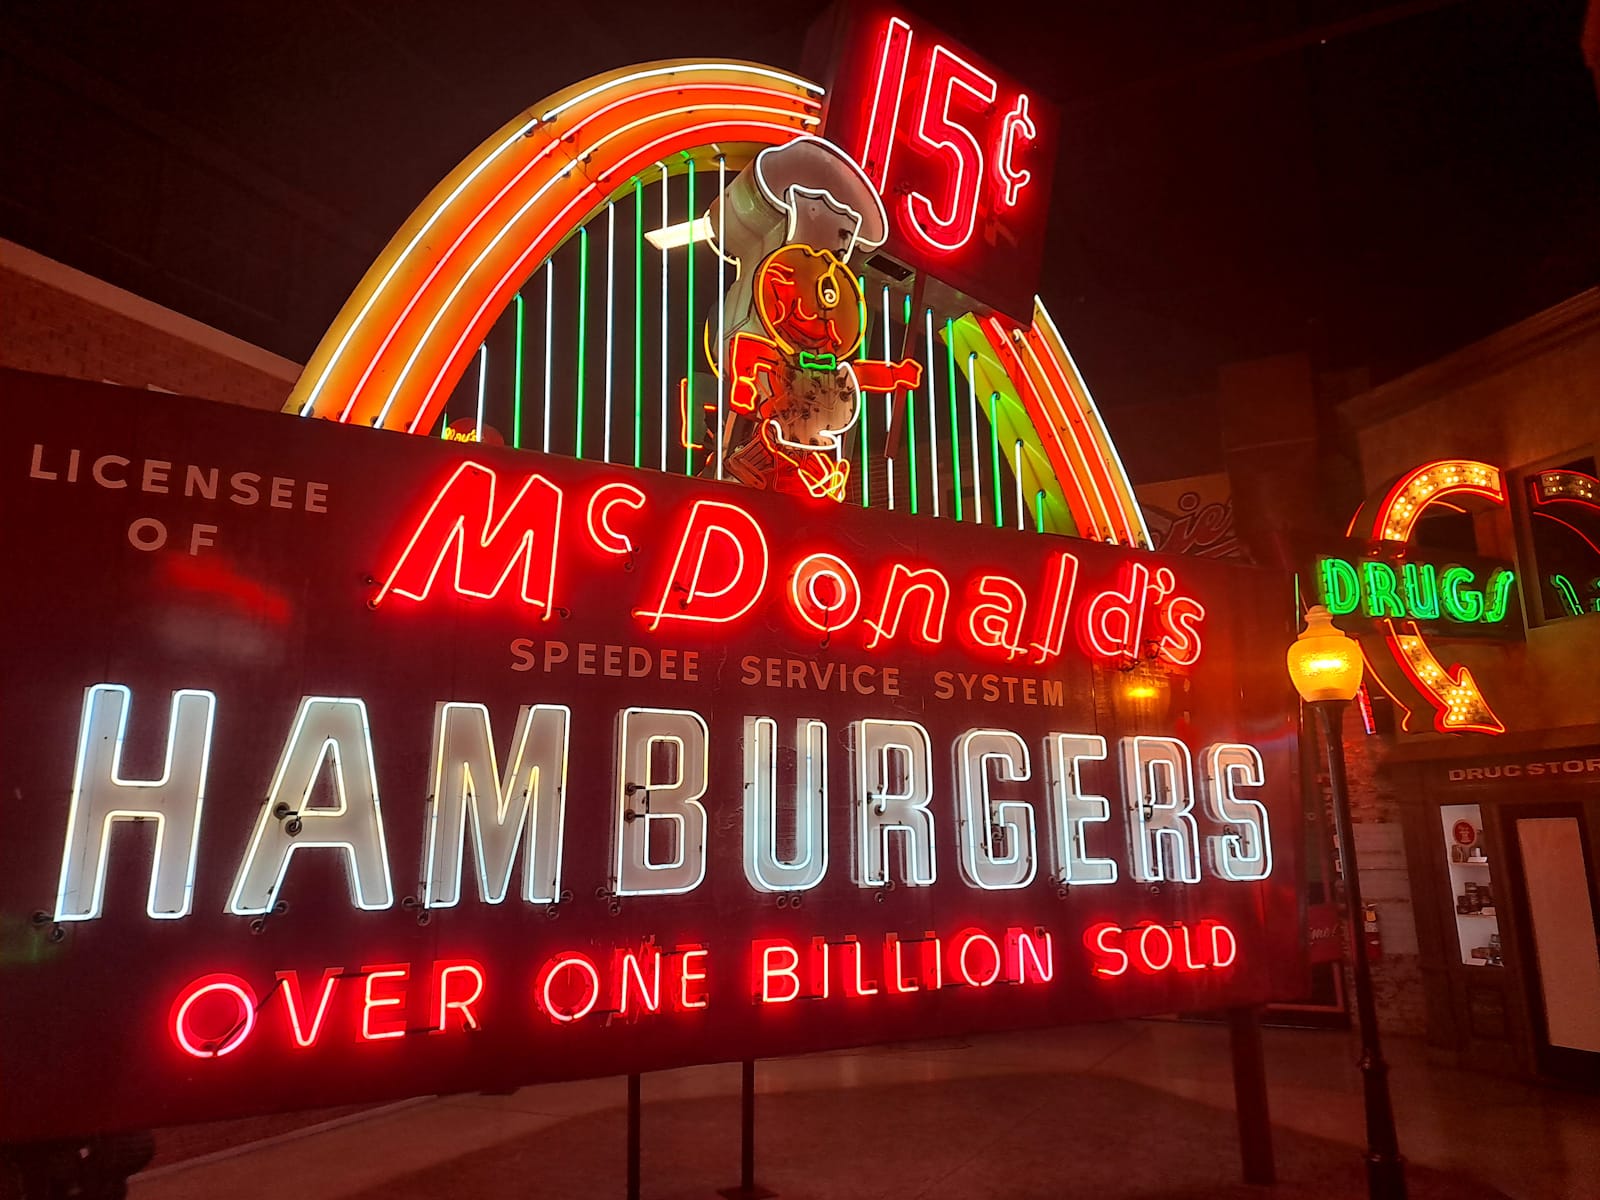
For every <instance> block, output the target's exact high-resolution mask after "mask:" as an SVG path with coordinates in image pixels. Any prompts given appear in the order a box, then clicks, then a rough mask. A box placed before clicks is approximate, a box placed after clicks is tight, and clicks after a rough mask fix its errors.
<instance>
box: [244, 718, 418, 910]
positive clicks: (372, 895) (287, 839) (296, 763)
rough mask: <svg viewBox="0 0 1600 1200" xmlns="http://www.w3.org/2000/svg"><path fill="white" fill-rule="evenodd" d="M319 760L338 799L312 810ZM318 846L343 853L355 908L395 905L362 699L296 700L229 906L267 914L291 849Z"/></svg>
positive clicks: (275, 896) (280, 882)
mask: <svg viewBox="0 0 1600 1200" xmlns="http://www.w3.org/2000/svg"><path fill="white" fill-rule="evenodd" d="M324 763H327V764H328V766H329V768H330V770H331V771H332V774H333V787H334V792H335V794H336V795H337V796H338V803H336V804H333V805H329V806H318V807H313V806H312V804H311V794H312V792H313V791H314V790H315V788H316V785H317V780H318V778H319V777H320V776H321V774H322V769H323V764H324ZM279 804H282V805H283V806H284V809H283V812H282V813H281V814H279V813H278V812H277V811H276V810H277V808H278V805H279ZM294 819H297V820H299V822H300V823H301V829H300V832H299V833H298V834H293V835H292V834H290V833H289V831H288V827H289V822H290V821H291V820H294ZM317 848H321V849H333V850H343V851H344V852H345V874H346V876H347V878H348V879H349V881H350V902H351V903H352V904H354V905H355V906H356V907H357V908H366V909H378V908H388V907H389V906H390V905H392V904H393V903H394V888H393V886H392V884H391V883H390V879H389V853H388V849H387V848H386V847H385V845H384V840H383V810H382V809H381V808H380V807H379V804H378V778H377V773H376V768H375V767H374V765H373V761H372V732H371V730H370V729H369V728H368V726H367V706H366V704H365V703H363V702H362V701H360V700H354V699H334V698H331V697H327V696H307V697H305V698H304V699H302V700H301V701H300V711H299V712H298V713H296V714H295V719H294V728H293V729H292V730H291V731H290V733H289V740H288V741H287V742H285V743H284V747H283V756H282V757H281V758H280V759H279V760H278V769H277V771H276V772H275V773H274V774H273V776H272V788H271V790H270V791H269V792H268V793H267V801H266V803H265V804H263V805H262V806H261V817H260V819H259V820H257V822H256V831H255V833H254V835H253V836H252V837H251V838H250V848H249V849H248V850H247V851H246V852H245V856H244V861H243V862H242V863H240V864H239V873H238V875H236V876H235V877H234V880H233V892H232V894H231V895H230V896H229V898H228V911H229V912H232V913H238V914H239V915H241V916H254V915H257V914H260V913H265V912H270V911H271V909H272V906H273V904H275V903H276V902H277V899H278V889H279V888H281V887H282V886H283V878H284V875H285V874H287V872H288V870H289V860H290V858H291V857H293V855H294V853H295V851H297V850H310V849H317Z"/></svg>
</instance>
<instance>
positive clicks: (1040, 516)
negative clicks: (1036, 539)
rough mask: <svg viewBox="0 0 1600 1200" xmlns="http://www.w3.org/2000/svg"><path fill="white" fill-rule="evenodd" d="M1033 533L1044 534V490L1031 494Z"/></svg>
mask: <svg viewBox="0 0 1600 1200" xmlns="http://www.w3.org/2000/svg"><path fill="white" fill-rule="evenodd" d="M1033 531H1034V532H1035V533H1043V532H1044V489H1043V488H1040V489H1039V490H1038V491H1037V492H1035V493H1034V494H1033Z"/></svg>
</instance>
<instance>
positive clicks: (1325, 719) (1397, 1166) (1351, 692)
mask: <svg viewBox="0 0 1600 1200" xmlns="http://www.w3.org/2000/svg"><path fill="white" fill-rule="evenodd" d="M1288 662H1289V675H1290V677H1291V678H1293V680H1294V686H1295V688H1296V689H1297V690H1298V691H1299V693H1300V696H1301V699H1303V700H1304V701H1305V702H1306V703H1307V704H1308V705H1310V706H1311V709H1312V711H1313V712H1315V713H1316V714H1317V725H1318V727H1319V728H1320V729H1321V730H1322V740H1323V741H1324V743H1326V745H1327V747H1328V787H1329V789H1330V790H1331V791H1332V793H1333V821H1334V828H1335V830H1336V832H1337V833H1338V837H1339V853H1340V856H1341V862H1342V864H1343V867H1344V885H1345V941H1346V943H1347V944H1348V945H1349V947H1350V958H1351V969H1352V971H1353V973H1354V975H1355V992H1356V1023H1357V1026H1358V1027H1359V1030H1360V1035H1361V1059H1360V1063H1359V1065H1360V1068H1361V1091H1362V1097H1363V1100H1364V1102H1365V1107H1366V1113H1367V1194H1368V1195H1369V1196H1371V1197H1372V1198H1373V1200H1405V1195H1406V1177H1405V1169H1404V1166H1403V1163H1402V1160H1401V1158H1400V1145H1399V1142H1398V1140H1397V1138H1396V1137H1395V1130H1394V1107H1393V1105H1392V1104H1391V1103H1390V1100H1389V1065H1388V1064H1387V1063H1386V1062H1384V1060H1383V1049H1382V1047H1381V1046H1380V1044H1379V1041H1378V1006H1377V1003H1376V1002H1375V1000H1374V999H1373V995H1372V970H1371V968H1370V966H1369V965H1368V963H1367V955H1366V947H1365V945H1364V944H1363V938H1362V929H1361V914H1362V911H1363V906H1362V903H1361V873H1360V869H1359V867H1358V866H1357V863H1356V840H1355V832H1354V830H1353V829H1352V828H1351V822H1350V795H1349V792H1348V790H1347V788H1346V784H1345V773H1344V737H1343V731H1344V710H1345V706H1346V705H1347V704H1349V703H1350V701H1351V700H1353V699H1354V698H1355V694H1356V691H1357V690H1358V689H1359V688H1360V687H1361V650H1360V647H1359V646H1357V645H1356V642H1355V639H1354V638H1351V637H1348V636H1347V635H1346V634H1345V633H1343V632H1342V631H1341V630H1339V629H1338V628H1336V627H1335V626H1334V624H1333V618H1332V616H1331V615H1330V614H1329V613H1328V610H1327V609H1326V608H1324V607H1323V606H1322V605H1320V604H1318V605H1316V606H1315V607H1313V608H1312V609H1311V610H1310V611H1309V612H1308V613H1306V627H1305V630H1304V631H1303V632H1302V633H1301V634H1300V636H1299V638H1298V639H1296V641H1295V642H1294V643H1293V645H1291V646H1290V647H1289V654H1288Z"/></svg>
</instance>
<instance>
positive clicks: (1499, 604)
mask: <svg viewBox="0 0 1600 1200" xmlns="http://www.w3.org/2000/svg"><path fill="white" fill-rule="evenodd" d="M1516 582H1517V576H1516V572H1514V571H1506V570H1500V571H1496V572H1495V573H1494V574H1493V575H1492V576H1490V578H1489V582H1488V583H1487V584H1485V585H1484V588H1483V598H1484V601H1485V608H1484V612H1483V620H1484V623H1485V624H1489V625H1492V624H1494V623H1495V622H1496V621H1503V620H1505V617H1506V612H1507V610H1509V609H1510V607H1511V588H1512V586H1513V585H1514V584H1515V583H1516Z"/></svg>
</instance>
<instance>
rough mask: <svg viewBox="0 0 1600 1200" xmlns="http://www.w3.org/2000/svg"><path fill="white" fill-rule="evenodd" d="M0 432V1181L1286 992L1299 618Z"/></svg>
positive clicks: (122, 395) (1163, 565)
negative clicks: (481, 1105)
mask: <svg viewBox="0 0 1600 1200" xmlns="http://www.w3.org/2000/svg"><path fill="white" fill-rule="evenodd" d="M0 383H3V387H4V392H5V400H6V411H7V413H8V414H9V421H8V428H9V432H8V436H7V438H6V440H5V444H4V450H3V457H0V496H3V503H4V512H5V521H4V525H3V530H0V539H3V540H0V546H3V555H4V559H3V561H5V562H6V563H8V564H9V565H10V568H11V571H12V574H13V581H14V583H13V586H12V587H10V588H8V589H7V592H6V599H5V611H6V618H7V620H6V627H7V628H8V629H10V630H11V631H12V642H11V646H10V648H9V650H8V653H7V655H6V656H5V657H4V660H3V664H0V714H3V718H0V719H3V720H4V722H5V736H4V741H3V744H4V746H5V750H4V757H3V759H0V787H3V789H4V795H5V796H6V797H7V803H8V806H9V809H8V811H9V814H10V816H9V819H8V820H7V821H6V823H5V825H4V828H3V831H0V846H3V857H0V915H3V918H4V922H3V925H0V929H3V930H4V939H5V944H4V953H3V955H0V1071H3V1073H4V1078H5V1080H6V1086H5V1088H4V1089H3V1090H0V1138H4V1139H5V1140H15V1139H25V1138H35V1137H44V1136H51V1135H57V1134H67V1133H81V1132H86V1131H93V1130H99V1129H109V1128H119V1127H134V1126H151V1125H160V1124H166V1123H171V1122H177V1121H186V1120H195V1119H202V1118H212V1117H220V1116H225V1115H232V1114H242V1113H248V1112H258V1111H267V1110H272V1109H282V1108H293V1107H304V1106H312V1105H327V1104H331V1103H339V1102H344V1101H353V1100H363V1099H379V1098H385V1097H396V1096H405V1095H413V1094H419V1093H434V1092H449V1091H457V1090H478V1089H500V1088H508V1087H513V1086H516V1085H519V1084H524V1083H529V1082H535V1081H539V1080H548V1079H557V1078H571V1077H580V1076H593V1075H604V1074H611V1073H617V1072H622V1071H638V1070H646V1069H653V1068H659V1067H667V1066H672V1065H679V1064H686V1063H695V1062H709V1061H723V1060H731V1059H739V1058H747V1057H760V1056H770V1055H776V1054H786V1053H794V1052H801V1051H808V1050H816V1049H822V1048H828V1047H837V1046H843V1045H851V1044H863V1043H871V1042H878V1041H886V1040H900V1039H906V1038H915V1037H923V1036H939V1035H949V1034H956V1033H960V1032H964V1031H971V1030H976V1029H988V1028H1015V1027H1025V1026H1030V1025H1044V1024H1057V1023H1062V1022H1068V1021H1085V1020H1095V1019H1102V1018H1107V1017H1113V1016H1118V1015H1128V1014H1138V1013H1152V1012H1165V1011H1173V1010H1194V1009H1206V1008H1218V1007H1224V1006H1230V1005H1237V1004H1247V1003H1257V1002H1261V1001H1265V1000H1268V999H1271V998H1274V997H1281V996H1287V995H1292V994H1295V993H1297V992H1298V991H1299V990H1300V985H1301V981H1302V975H1303V971H1304V947H1303V944H1302V935H1301V931H1300V930H1301V921H1300V919H1299V918H1300V907H1299V900H1298V897H1299V889H1298V886H1297V883H1298V876H1299V872H1298V850H1297V842H1298V832H1299V820H1298V816H1299V805H1298V800H1297V791H1296V787H1295V784H1294V780H1293V776H1292V771H1293V761H1292V760H1293V755H1292V753H1291V748H1292V744H1293V742H1292V732H1293V731H1292V727H1291V724H1290V721H1289V716H1288V713H1289V705H1288V703H1287V701H1288V696H1287V689H1286V685H1285V683H1284V680H1283V677H1282V665H1281V652H1282V647H1283V645H1284V644H1286V642H1287V641H1288V639H1289V637H1290V629H1289V623H1288V617H1289V612H1290V609H1289V606H1288V605H1287V604H1286V603H1285V586H1286V585H1285V581H1284V579H1282V578H1280V577H1278V576H1276V575H1272V574H1268V573H1264V572H1259V571H1254V570H1250V569H1245V568H1239V567H1234V566H1230V565H1225V564H1220V563H1214V562H1206V561H1195V560H1184V559H1178V558H1172V557H1166V556H1161V555H1154V554H1147V553H1140V552H1136V551H1130V550H1126V549H1122V548H1117V547H1109V546H1103V545H1099V544H1094V543H1088V542H1081V541H1077V540H1072V539H1063V538H1054V537H1045V536H1032V535H1027V534H1022V533H1013V532H1010V531H999V530H993V529H985V528H979V527H976V526H972V525H958V524H955V523H953V522H948V521H945V522H940V521H932V520H927V519H922V520H917V519H911V518H908V517H904V516H896V515H895V514H892V513H891V514H881V513H871V512H866V511H862V510H858V509H854V508H852V507H849V506H842V505H829V506H825V507H824V508H818V507H816V506H810V505H805V504H802V503H800V502H798V501H796V500H793V499H791V498H787V497H783V496H778V495H773V494H771V493H758V492H752V491H748V490H745V489H742V488H739V487H737V486H733V485H729V484H717V483H715V482H711V481H702V480H689V479H682V478H675V477H671V476H667V475H662V474H657V473H654V472H640V471H634V470H623V469H619V468H615V467H609V466H604V465H600V464H593V463H586V462H581V461H575V460H570V459H560V458H551V457H545V456H540V455H534V454H529V453H525V452H515V451H511V450H506V449H503V448H495V447H484V446H462V445H460V444H456V443H450V442H442V441H436V440H429V439H421V438H412V437H405V436H400V435H395V434H389V433H376V432H373V431H371V430H363V429H351V428H346V427H341V426H336V425H331V424H324V423H318V422H307V421H300V420H297V419H295V418H293V417H288V416H281V415H275V414H261V413H253V412H246V411H241V410H236V409H230V408H226V407H223V406H219V405H214V404H210V403H207V402H204V401H193V400H186V399H177V398H166V397H160V398H156V397H150V396H149V395H147V394H145V393H135V392H127V391H123V390H121V389H116V388H109V387H101V386H96V385H89V384H78V383H70V382H67V381H62V380H46V379H42V378H40V377H35V376H27V375H21V374H17V373H4V374H3V375H0ZM91 1079H92V1081H93V1082H92V1084H90V1083H89V1082H88V1081H89V1080H91Z"/></svg>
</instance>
